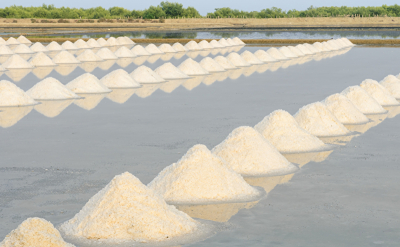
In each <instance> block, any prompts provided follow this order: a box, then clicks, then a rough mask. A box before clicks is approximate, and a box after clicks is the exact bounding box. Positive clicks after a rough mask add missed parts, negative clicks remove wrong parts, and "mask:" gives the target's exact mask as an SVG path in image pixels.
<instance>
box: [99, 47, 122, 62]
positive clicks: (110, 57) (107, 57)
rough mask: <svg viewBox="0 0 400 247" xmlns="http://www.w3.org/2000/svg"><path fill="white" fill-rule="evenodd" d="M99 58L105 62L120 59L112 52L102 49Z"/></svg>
mask: <svg viewBox="0 0 400 247" xmlns="http://www.w3.org/2000/svg"><path fill="white" fill-rule="evenodd" d="M96 55H97V56H99V57H101V58H102V59H104V60H115V59H118V57H117V56H116V55H115V54H114V53H113V52H112V51H110V49H108V48H101V49H100V50H99V51H98V52H97V53H96Z"/></svg>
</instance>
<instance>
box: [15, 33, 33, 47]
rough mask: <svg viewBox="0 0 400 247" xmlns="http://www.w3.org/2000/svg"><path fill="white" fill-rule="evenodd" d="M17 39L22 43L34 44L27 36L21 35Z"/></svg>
mask: <svg viewBox="0 0 400 247" xmlns="http://www.w3.org/2000/svg"><path fill="white" fill-rule="evenodd" d="M17 40H18V41H19V43H21V44H28V45H30V44H32V42H31V41H30V40H29V39H27V38H26V37H25V36H23V35H21V36H19V37H18V38H17Z"/></svg>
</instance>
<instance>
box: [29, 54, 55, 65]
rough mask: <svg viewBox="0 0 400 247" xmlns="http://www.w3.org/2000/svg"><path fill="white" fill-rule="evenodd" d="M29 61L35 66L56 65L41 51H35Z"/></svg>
mask: <svg viewBox="0 0 400 247" xmlns="http://www.w3.org/2000/svg"><path fill="white" fill-rule="evenodd" d="M29 63H30V64H31V65H32V66H35V67H47V66H56V64H55V63H54V62H53V60H51V58H49V57H48V56H47V55H46V54H44V53H43V52H39V53H36V54H35V55H34V56H33V57H32V58H31V59H30V60H29Z"/></svg>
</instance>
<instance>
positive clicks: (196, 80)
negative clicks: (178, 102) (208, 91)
mask: <svg viewBox="0 0 400 247" xmlns="http://www.w3.org/2000/svg"><path fill="white" fill-rule="evenodd" d="M205 77H206V76H204V75H202V76H194V77H192V78H190V79H187V80H186V81H185V82H184V83H182V86H183V87H184V88H186V89H187V90H189V91H191V90H193V89H194V88H196V87H197V86H199V85H200V84H201V82H202V81H203V80H204V78H205Z"/></svg>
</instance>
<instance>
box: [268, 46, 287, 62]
mask: <svg viewBox="0 0 400 247" xmlns="http://www.w3.org/2000/svg"><path fill="white" fill-rule="evenodd" d="M266 52H267V53H268V54H269V55H270V56H271V57H273V58H275V59H276V60H287V59H289V58H288V57H286V56H285V55H283V54H282V52H280V51H279V50H278V49H276V48H275V47H272V48H269V49H268V50H267V51H266Z"/></svg>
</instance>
